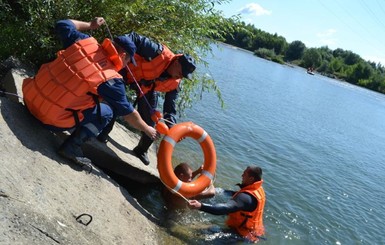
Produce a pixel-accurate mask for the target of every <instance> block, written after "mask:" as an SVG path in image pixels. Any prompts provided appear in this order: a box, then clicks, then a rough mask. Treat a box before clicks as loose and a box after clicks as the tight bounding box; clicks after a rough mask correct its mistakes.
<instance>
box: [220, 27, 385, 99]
mask: <svg viewBox="0 0 385 245" xmlns="http://www.w3.org/2000/svg"><path fill="white" fill-rule="evenodd" d="M228 21H229V22H232V25H233V26H234V28H233V29H232V31H230V32H228V33H227V35H226V36H225V39H224V40H223V42H225V43H227V44H231V45H233V46H236V47H240V48H243V49H246V50H250V51H252V52H254V54H255V55H257V56H259V57H261V58H264V59H268V60H271V61H274V62H277V63H281V64H284V63H290V64H294V65H298V66H301V67H304V68H309V67H312V68H313V69H314V71H317V72H318V73H320V74H322V75H325V76H329V77H332V78H336V79H341V80H344V81H347V82H349V83H351V84H355V85H358V86H362V87H365V88H368V89H370V90H374V91H377V92H381V93H385V68H384V66H383V65H382V64H381V63H378V64H376V63H375V62H370V61H365V60H364V59H362V58H361V57H360V56H359V55H358V54H355V53H353V52H352V51H348V50H343V49H341V48H337V49H335V50H331V49H330V48H328V47H327V46H324V47H320V48H307V47H306V45H305V44H304V43H303V42H301V41H299V40H297V41H293V42H291V43H288V42H287V41H286V39H285V38H284V37H282V36H278V35H277V34H270V33H268V32H265V31H262V30H260V29H258V28H256V27H255V26H254V25H250V24H245V23H244V22H240V21H237V20H235V19H229V20H228Z"/></svg>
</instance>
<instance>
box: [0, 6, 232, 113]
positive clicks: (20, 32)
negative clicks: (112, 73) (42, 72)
mask: <svg viewBox="0 0 385 245" xmlns="http://www.w3.org/2000/svg"><path fill="white" fill-rule="evenodd" d="M228 1H229V0H180V1H175V0H131V1H125V0H89V1H78V0H60V1H58V0H39V1H37V0H15V1H4V0H0V7H1V9H2V11H1V13H0V23H1V26H0V37H1V39H0V42H1V43H2V45H1V46H0V60H5V59H7V58H8V57H9V56H11V55H12V56H15V57H17V58H19V59H21V60H23V61H29V62H32V63H33V64H35V65H36V67H39V66H40V65H41V64H43V63H45V62H48V61H50V60H52V59H53V58H54V57H55V53H56V52H57V51H58V50H59V49H61V44H60V43H58V40H57V39H56V37H55V34H54V32H53V26H54V24H55V22H56V21H58V20H60V19H68V18H69V19H77V20H82V21H90V20H92V19H93V18H94V17H97V16H102V17H104V18H105V20H106V21H107V25H106V26H105V27H104V28H99V29H98V30H96V31H93V33H90V34H91V35H93V36H94V37H96V38H97V39H98V40H99V41H101V40H102V39H104V38H105V37H110V35H113V36H116V35H122V34H125V33H128V32H131V31H135V32H137V33H139V34H141V35H145V36H148V37H150V38H153V39H154V40H157V41H160V42H162V43H164V44H166V45H167V46H168V47H170V48H171V49H172V50H173V51H174V52H184V53H189V54H191V55H192V56H193V57H194V58H195V59H196V61H197V63H198V64H199V63H200V64H202V65H207V64H205V62H203V61H202V60H201V59H200V55H205V54H207V53H208V52H211V46H210V45H211V44H212V43H213V42H214V37H215V39H216V40H221V39H224V36H225V35H226V34H227V33H231V32H233V30H232V29H233V26H232V22H231V21H229V20H227V19H225V18H224V17H223V16H222V14H221V12H219V11H217V10H215V8H214V6H216V5H220V4H223V3H226V2H228ZM5 23H7V24H6V25H5ZM184 87H185V90H183V92H182V94H181V96H180V101H181V102H180V105H181V106H183V107H189V106H191V103H192V100H191V99H190V96H191V97H194V98H195V97H196V96H195V95H194V94H195V93H201V91H205V90H208V88H210V89H213V90H214V91H216V92H217V94H218V96H220V92H219V89H218V88H217V86H216V84H215V81H214V80H212V79H207V78H203V79H202V78H200V77H198V76H197V75H195V76H194V79H192V80H185V81H184ZM202 88H205V89H202ZM220 100H221V98H220ZM221 101H222V100H221ZM222 102H223V101H222Z"/></svg>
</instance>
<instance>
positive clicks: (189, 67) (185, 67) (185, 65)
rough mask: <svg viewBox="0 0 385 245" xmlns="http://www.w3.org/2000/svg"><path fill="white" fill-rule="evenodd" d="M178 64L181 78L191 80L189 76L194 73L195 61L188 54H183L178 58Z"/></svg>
mask: <svg viewBox="0 0 385 245" xmlns="http://www.w3.org/2000/svg"><path fill="white" fill-rule="evenodd" d="M178 60H179V63H180V64H181V66H182V74H183V77H185V78H188V79H191V74H192V73H193V72H194V71H195V69H196V65H195V60H194V58H193V57H191V56H190V55H188V54H184V55H182V56H181V57H179V59H178Z"/></svg>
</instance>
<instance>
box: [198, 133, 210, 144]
mask: <svg viewBox="0 0 385 245" xmlns="http://www.w3.org/2000/svg"><path fill="white" fill-rule="evenodd" d="M207 135H208V134H207V132H206V131H203V134H202V136H201V137H200V138H199V139H197V141H198V142H199V143H202V142H203V141H205V139H206V137H207Z"/></svg>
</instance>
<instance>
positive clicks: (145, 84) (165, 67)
mask: <svg viewBox="0 0 385 245" xmlns="http://www.w3.org/2000/svg"><path fill="white" fill-rule="evenodd" d="M125 37H127V38H129V40H131V41H132V42H133V43H134V44H135V46H136V53H135V56H134V58H135V60H136V63H137V66H134V65H133V64H128V66H129V70H128V69H126V68H124V69H123V70H122V71H120V74H121V75H122V76H123V78H124V79H125V81H126V82H127V83H128V84H129V85H130V88H131V89H134V90H135V91H136V92H137V101H136V102H137V105H138V112H139V113H140V115H141V117H142V118H143V120H144V121H145V122H146V123H147V124H148V125H150V126H154V125H155V123H154V122H153V121H152V120H151V115H152V113H153V112H154V109H155V108H156V107H157V104H158V96H159V92H164V93H165V100H164V103H163V118H164V119H166V124H167V126H168V127H172V126H173V125H174V124H175V123H176V118H175V116H176V104H175V101H176V99H177V96H178V92H179V85H180V82H181V80H182V78H187V79H190V78H191V76H192V73H193V72H194V70H195V68H196V65H195V60H194V59H193V58H192V57H191V56H190V55H187V54H174V53H173V52H172V51H171V50H170V49H169V48H168V47H167V46H165V45H163V44H160V43H158V42H154V41H152V40H151V39H149V38H148V37H145V36H141V35H139V34H137V33H135V32H131V33H129V34H126V35H125ZM135 80H136V81H137V82H138V83H139V85H140V88H141V90H142V91H143V93H144V94H145V97H144V96H143V95H142V94H141V92H140V90H139V88H138V86H137V84H136V82H135ZM115 118H116V117H115ZM114 121H115V120H112V121H111V123H110V124H109V125H108V126H107V127H106V128H105V129H104V130H103V132H102V133H101V134H100V135H99V136H98V140H99V141H101V142H107V140H108V134H109V133H110V131H111V130H112V128H113V125H114ZM152 142H153V139H151V138H150V137H148V135H147V134H144V133H142V137H141V138H140V141H139V143H138V145H137V146H136V147H135V148H134V149H133V152H134V154H135V155H136V156H137V157H138V158H139V159H140V160H141V161H142V162H143V163H144V164H145V165H148V164H149V163H150V161H149V159H148V156H147V151H148V149H149V147H150V146H151V144H152Z"/></svg>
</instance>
